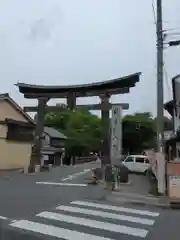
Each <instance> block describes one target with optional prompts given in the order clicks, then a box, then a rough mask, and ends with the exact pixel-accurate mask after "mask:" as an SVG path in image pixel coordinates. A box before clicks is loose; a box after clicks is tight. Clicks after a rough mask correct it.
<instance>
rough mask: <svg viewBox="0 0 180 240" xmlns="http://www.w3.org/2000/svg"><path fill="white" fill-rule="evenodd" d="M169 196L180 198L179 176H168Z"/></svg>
mask: <svg viewBox="0 0 180 240" xmlns="http://www.w3.org/2000/svg"><path fill="white" fill-rule="evenodd" d="M169 197H170V198H173V199H177V198H178V199H180V176H169Z"/></svg>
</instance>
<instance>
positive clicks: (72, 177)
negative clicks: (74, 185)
mask: <svg viewBox="0 0 180 240" xmlns="http://www.w3.org/2000/svg"><path fill="white" fill-rule="evenodd" d="M89 171H91V169H84V171H82V172H77V173H74V174H72V175H68V177H66V178H63V179H62V180H61V181H63V182H64V181H68V180H72V179H74V178H76V177H79V176H81V175H83V174H85V173H87V172H89Z"/></svg>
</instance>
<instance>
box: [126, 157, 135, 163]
mask: <svg viewBox="0 0 180 240" xmlns="http://www.w3.org/2000/svg"><path fill="white" fill-rule="evenodd" d="M133 161H134V159H133V158H132V157H128V158H126V160H125V162H133Z"/></svg>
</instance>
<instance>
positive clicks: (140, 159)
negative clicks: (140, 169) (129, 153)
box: [136, 157, 145, 163]
mask: <svg viewBox="0 0 180 240" xmlns="http://www.w3.org/2000/svg"><path fill="white" fill-rule="evenodd" d="M144 160H145V159H144V158H142V157H137V158H136V162H137V163H144Z"/></svg>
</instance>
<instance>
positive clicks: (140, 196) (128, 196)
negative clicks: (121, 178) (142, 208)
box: [106, 174, 170, 208]
mask: <svg viewBox="0 0 180 240" xmlns="http://www.w3.org/2000/svg"><path fill="white" fill-rule="evenodd" d="M148 190H149V183H148V180H147V178H146V176H144V175H136V174H130V176H129V183H128V184H121V185H120V186H119V188H118V189H116V190H115V191H113V192H112V193H110V194H108V195H107V197H106V199H107V201H109V202H111V203H115V204H117V203H119V204H122V203H130V204H136V205H137V204H138V205H152V206H158V207H164V208H166V207H167V208H168V207H169V206H170V205H169V202H168V199H167V198H166V197H164V196H163V197H162V196H161V197H156V196H154V195H150V194H148Z"/></svg>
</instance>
